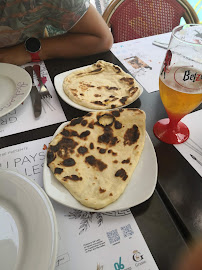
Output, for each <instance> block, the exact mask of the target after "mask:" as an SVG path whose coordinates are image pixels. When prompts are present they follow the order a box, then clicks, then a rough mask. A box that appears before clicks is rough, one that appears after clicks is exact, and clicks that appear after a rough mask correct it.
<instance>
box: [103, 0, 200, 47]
mask: <svg viewBox="0 0 202 270" xmlns="http://www.w3.org/2000/svg"><path fill="white" fill-rule="evenodd" d="M182 17H183V18H184V20H185V22H186V23H199V19H198V16H197V14H196V12H195V10H194V9H193V8H192V6H191V5H190V4H189V3H188V2H187V0H112V1H111V3H110V4H109V5H108V7H107V8H106V10H105V12H104V14H103V18H104V20H105V22H106V23H107V25H108V26H109V27H110V28H111V31H112V34H113V37H114V42H115V43H116V42H121V41H126V40H131V39H136V38H142V37H147V36H152V35H157V34H162V33H167V32H171V31H172V29H173V28H174V27H175V26H177V25H179V24H180V20H181V18H182Z"/></svg>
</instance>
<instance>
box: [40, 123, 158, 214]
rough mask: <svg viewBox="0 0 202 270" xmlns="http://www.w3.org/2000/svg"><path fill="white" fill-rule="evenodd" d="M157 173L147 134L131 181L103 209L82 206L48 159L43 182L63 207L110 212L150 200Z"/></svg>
mask: <svg viewBox="0 0 202 270" xmlns="http://www.w3.org/2000/svg"><path fill="white" fill-rule="evenodd" d="M67 124H68V122H66V123H63V124H62V125H60V126H59V128H58V129H57V130H56V132H55V134H54V136H53V137H55V136H56V135H57V134H58V133H60V132H61V131H62V129H63V128H64V127H65V126H66V125H67ZM157 171H158V169H157V159H156V153H155V150H154V147H153V144H152V142H151V140H150V137H149V135H148V134H147V133H146V138H145V145H144V149H143V152H142V154H141V157H140V160H139V162H138V165H137V167H136V169H135V171H134V173H133V175H132V178H131V181H130V182H129V184H128V186H127V187H126V189H125V191H124V193H123V194H122V195H121V196H120V197H119V199H118V200H117V201H115V202H113V203H112V204H110V205H108V206H106V207H105V208H103V209H100V210H94V209H92V208H88V207H86V206H83V205H82V204H80V203H79V202H78V201H77V200H76V199H75V198H74V197H73V196H72V195H71V194H70V192H69V191H68V190H67V189H66V188H65V187H64V186H63V185H62V184H61V183H60V182H59V181H58V180H57V179H56V178H55V176H54V174H53V173H52V172H51V170H50V169H49V167H48V166H47V157H46V158H45V163H44V169H43V181H44V189H45V191H46V192H47V194H48V195H49V196H50V197H51V198H52V199H54V200H55V201H57V202H59V203H61V204H63V205H66V206H68V207H71V208H74V209H78V210H82V211H87V212H110V211H117V210H124V209H127V208H130V207H133V206H135V205H138V204H140V203H142V202H144V201H146V200H147V199H149V198H150V196H151V195H152V194H153V192H154V189H155V186H156V182H157Z"/></svg>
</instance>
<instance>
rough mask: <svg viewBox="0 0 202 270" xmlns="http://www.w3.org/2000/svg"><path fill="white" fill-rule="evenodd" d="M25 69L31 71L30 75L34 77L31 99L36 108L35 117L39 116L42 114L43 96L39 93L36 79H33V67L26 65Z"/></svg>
mask: <svg viewBox="0 0 202 270" xmlns="http://www.w3.org/2000/svg"><path fill="white" fill-rule="evenodd" d="M25 70H26V71H27V72H28V73H29V75H30V76H31V78H32V89H31V92H30V96H31V100H32V106H33V109H34V116H35V118H38V117H39V116H40V115H41V96H40V94H39V91H38V90H37V88H36V86H35V84H34V80H33V67H32V66H28V67H25Z"/></svg>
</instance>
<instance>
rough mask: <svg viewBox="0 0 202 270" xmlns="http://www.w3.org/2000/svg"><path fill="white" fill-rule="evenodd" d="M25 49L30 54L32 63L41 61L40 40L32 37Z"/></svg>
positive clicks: (27, 41)
mask: <svg viewBox="0 0 202 270" xmlns="http://www.w3.org/2000/svg"><path fill="white" fill-rule="evenodd" d="M25 48H26V50H27V51H28V52H29V53H30V55H31V58H32V62H39V61H41V59H40V57H39V52H40V50H41V42H40V40H39V39H38V38H35V37H30V38H28V39H27V40H26V41H25Z"/></svg>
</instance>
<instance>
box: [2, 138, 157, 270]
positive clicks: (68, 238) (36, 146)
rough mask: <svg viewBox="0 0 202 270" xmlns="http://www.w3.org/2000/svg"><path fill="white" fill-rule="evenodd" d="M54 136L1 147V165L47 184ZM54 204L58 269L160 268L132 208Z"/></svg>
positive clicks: (117, 269) (112, 269) (116, 269)
mask: <svg viewBox="0 0 202 270" xmlns="http://www.w3.org/2000/svg"><path fill="white" fill-rule="evenodd" d="M51 138H52V137H47V138H43V139H40V140H36V141H31V142H26V143H22V144H19V145H15V146H10V147H6V148H2V149H0V168H1V169H11V170H15V171H17V172H19V173H21V174H23V175H26V176H28V177H30V178H32V179H34V180H35V181H36V182H37V183H38V184H39V185H40V186H41V187H43V179H42V170H43V163H44V158H45V155H46V149H47V146H48V144H49V142H50V140H51ZM52 204H53V207H54V209H55V213H56V218H57V223H58V236H59V243H58V244H59V245H58V256H57V262H56V267H55V269H56V270H67V269H74V270H80V269H88V270H121V269H124V270H133V269H140V270H141V269H142V270H143V269H144V270H145V269H149V270H157V269H158V267H157V265H156V263H155V261H154V259H153V257H152V254H151V252H150V250H149V248H148V246H147V244H146V242H145V240H144V238H143V236H142V234H141V232H140V230H139V227H138V225H137V223H136V221H135V219H134V217H133V215H132V213H131V211H130V209H127V210H124V211H116V212H115V211H114V212H108V213H92V212H83V211H78V210H74V209H71V208H68V207H65V206H63V205H61V204H59V203H57V202H54V201H52Z"/></svg>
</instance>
